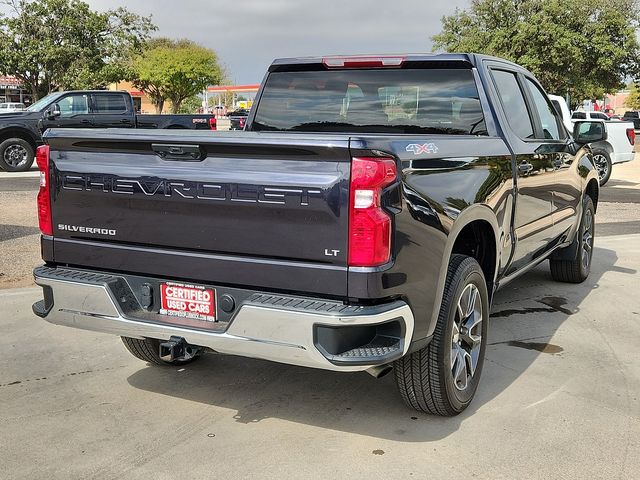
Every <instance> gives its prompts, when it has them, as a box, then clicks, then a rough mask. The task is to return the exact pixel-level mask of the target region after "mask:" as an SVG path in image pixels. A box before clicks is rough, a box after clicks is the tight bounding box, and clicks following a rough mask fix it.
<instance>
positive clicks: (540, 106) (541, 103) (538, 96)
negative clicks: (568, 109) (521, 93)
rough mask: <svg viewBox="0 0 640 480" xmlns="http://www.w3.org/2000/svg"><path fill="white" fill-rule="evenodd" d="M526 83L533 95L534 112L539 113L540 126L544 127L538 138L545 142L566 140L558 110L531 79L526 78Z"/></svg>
mask: <svg viewBox="0 0 640 480" xmlns="http://www.w3.org/2000/svg"><path fill="white" fill-rule="evenodd" d="M525 83H526V85H527V88H528V89H529V92H530V93H531V98H532V99H533V104H534V105H535V110H536V112H534V115H535V114H536V113H537V116H538V118H539V120H540V126H541V127H542V132H541V135H540V134H539V135H536V137H542V138H543V139H545V140H560V139H561V138H564V137H565V134H564V132H563V131H562V130H561V129H560V124H559V121H558V115H557V112H556V109H555V108H553V105H551V103H550V102H549V100H547V97H546V96H545V95H544V93H542V90H541V89H540V87H539V86H538V85H536V84H535V83H534V82H532V81H531V79H529V78H527V77H525ZM561 132H562V133H561Z"/></svg>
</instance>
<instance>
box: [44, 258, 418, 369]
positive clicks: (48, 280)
mask: <svg viewBox="0 0 640 480" xmlns="http://www.w3.org/2000/svg"><path fill="white" fill-rule="evenodd" d="M34 277H35V281H36V283H37V284H38V285H40V286H42V287H43V289H44V294H45V300H43V301H40V302H37V303H36V304H34V312H35V313H36V314H37V315H38V316H40V317H42V318H44V319H45V320H47V321H48V322H50V323H53V324H57V325H65V326H69V327H75V328H80V329H84V330H92V331H96V332H104V333H111V334H114V335H119V336H124V337H132V338H157V339H160V340H168V339H169V338H170V337H171V336H178V337H183V338H184V339H185V340H186V341H187V343H189V344H191V345H197V346H201V347H207V348H209V349H211V350H214V351H216V352H219V353H224V354H232V355H241V356H245V357H252V358H260V359H264V360H272V361H276V362H281V363H287V364H292V365H300V366H306V367H314V368H322V369H327V370H336V371H360V370H367V369H369V368H371V367H374V366H378V365H383V364H386V363H389V362H391V361H393V360H396V359H397V358H400V357H401V356H403V355H404V354H405V353H406V352H407V350H408V348H409V344H410V341H411V335H412V332H413V326H414V318H413V314H412V312H411V309H410V308H409V306H408V305H407V304H406V303H404V302H402V301H394V302H391V303H388V304H385V305H382V306H374V307H368V306H344V305H342V304H340V303H338V302H322V301H319V300H317V299H315V303H318V304H320V303H322V304H323V305H322V306H321V307H319V308H318V309H314V308H311V309H310V308H307V307H304V308H303V307H287V306H286V305H283V304H287V305H290V304H294V303H298V302H295V300H298V299H303V300H305V301H304V302H301V304H302V305H305V304H309V303H311V304H312V305H311V306H313V303H314V301H313V300H314V299H304V298H303V297H285V296H282V297H273V296H269V297H270V300H269V302H265V301H261V298H262V297H264V295H259V294H256V295H255V296H253V297H250V298H249V299H248V300H246V301H244V302H243V303H242V304H241V305H239V306H238V308H237V310H236V312H235V314H234V315H233V317H232V318H231V320H230V321H229V322H228V323H227V324H225V325H224V326H223V328H219V329H218V330H216V331H209V330H206V329H195V328H189V327H183V326H180V325H172V324H168V323H166V322H165V323H161V322H158V321H149V318H148V315H147V318H145V319H141V318H135V314H134V315H131V313H130V312H131V310H130V309H127V308H123V307H122V306H121V304H126V303H128V304H129V306H130V302H131V301H132V300H131V299H132V298H134V299H135V297H134V296H133V295H130V296H129V297H128V298H127V296H126V295H124V296H123V295H122V291H123V289H122V287H119V289H118V288H115V287H114V285H115V283H116V280H117V281H119V282H120V284H121V285H125V286H127V285H128V284H127V283H126V282H125V281H124V279H123V277H120V276H117V275H110V274H103V273H95V272H86V271H82V270H74V269H67V268H64V269H62V268H49V267H38V268H36V269H35V270H34ZM114 291H115V292H117V293H114ZM272 298H277V299H276V300H275V301H273V300H271V299H272ZM274 303H275V304H278V305H274ZM124 311H127V312H128V313H127V314H125V313H123V312H124ZM158 318H159V319H162V318H161V317H160V316H158ZM392 324H393V325H397V326H398V327H399V328H398V329H397V331H398V332H401V333H400V334H399V335H398V338H397V339H395V340H394V341H395V343H393V341H388V340H389V337H385V336H384V335H385V333H384V332H385V331H388V330H389V329H388V328H387V326H388V325H392ZM367 326H369V327H371V328H375V329H378V328H380V330H381V332H382V333H381V338H384V339H386V340H385V341H383V342H381V343H380V342H379V343H378V344H376V343H375V342H373V343H371V342H370V343H369V344H367V345H362V346H359V347H358V348H353V349H351V350H349V351H346V352H340V351H333V352H331V353H329V352H328V349H325V348H324V346H323V345H321V344H319V340H318V337H320V336H322V335H326V332H334V331H335V329H340V328H345V329H348V328H349V327H367ZM224 327H226V328H224ZM325 327H326V328H325ZM318 329H321V330H322V332H325V333H323V334H318V332H319V330H318ZM344 331H345V332H346V331H347V330H344ZM352 331H353V330H352ZM329 335H330V334H329ZM375 338H378V335H377V334H376V337H375ZM338 343H339V342H338Z"/></svg>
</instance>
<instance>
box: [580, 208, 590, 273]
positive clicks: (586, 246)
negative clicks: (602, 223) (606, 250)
mask: <svg viewBox="0 0 640 480" xmlns="http://www.w3.org/2000/svg"><path fill="white" fill-rule="evenodd" d="M592 253H593V212H592V211H591V210H586V211H585V215H584V229H583V233H582V266H583V267H584V268H585V269H588V268H589V266H590V265H591V255H592Z"/></svg>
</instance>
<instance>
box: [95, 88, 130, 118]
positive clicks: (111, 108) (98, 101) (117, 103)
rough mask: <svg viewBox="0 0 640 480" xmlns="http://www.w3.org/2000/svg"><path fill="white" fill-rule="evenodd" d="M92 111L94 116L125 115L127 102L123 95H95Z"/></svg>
mask: <svg viewBox="0 0 640 480" xmlns="http://www.w3.org/2000/svg"><path fill="white" fill-rule="evenodd" d="M93 110H94V113H96V114H110V115H117V114H121V113H127V102H126V100H125V97H124V95H119V94H104V93H97V94H94V95H93Z"/></svg>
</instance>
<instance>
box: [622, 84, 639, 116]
mask: <svg viewBox="0 0 640 480" xmlns="http://www.w3.org/2000/svg"><path fill="white" fill-rule="evenodd" d="M624 106H625V107H627V108H630V109H631V110H640V83H636V84H634V85H632V86H631V91H630V92H629V96H628V97H627V99H626V100H625V101H624Z"/></svg>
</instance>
